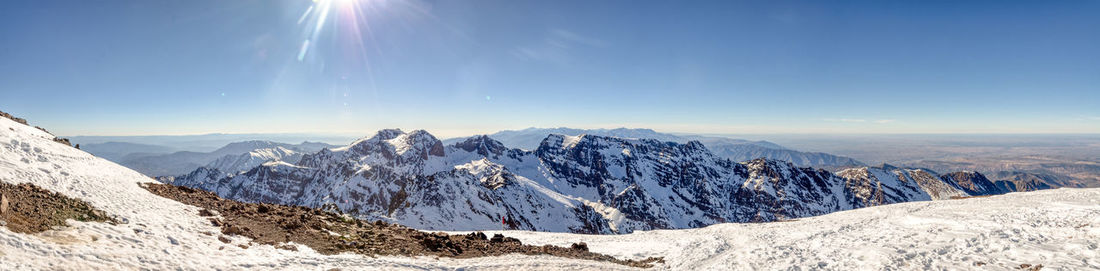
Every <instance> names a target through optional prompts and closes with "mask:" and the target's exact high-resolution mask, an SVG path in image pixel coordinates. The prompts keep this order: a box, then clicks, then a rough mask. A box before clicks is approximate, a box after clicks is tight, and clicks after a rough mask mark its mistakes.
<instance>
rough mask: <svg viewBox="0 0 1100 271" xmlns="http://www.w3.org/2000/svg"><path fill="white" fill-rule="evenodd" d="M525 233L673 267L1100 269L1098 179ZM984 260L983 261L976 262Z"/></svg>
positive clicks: (532, 238) (536, 239)
mask: <svg viewBox="0 0 1100 271" xmlns="http://www.w3.org/2000/svg"><path fill="white" fill-rule="evenodd" d="M508 234H509V235H512V236H517V237H518V238H520V239H521V240H524V241H525V242H527V243H531V244H536V245H541V244H552V245H567V244H569V242H576V241H575V240H576V239H575V238H580V240H581V241H584V242H586V243H588V246H589V248H590V249H591V250H592V251H594V252H598V253H605V254H609V255H614V256H618V257H640V256H665V257H666V258H665V259H666V261H667V262H666V265H664V266H661V267H659V269H671V270H760V269H765V270H784V269H788V268H792V267H798V268H799V269H802V270H805V269H818V268H820V269H824V270H929V269H931V270H970V269H972V270H1007V269H1013V270H1015V269H1017V267H1019V266H1020V265H1021V264H1030V265H1036V264H1042V265H1043V266H1044V268H1043V270H1096V269H1100V189H1073V188H1062V189H1055V190H1044V191H1036V192H1027V193H1011V194H1006V195H997V196H991V197H982V198H969V199H961V200H945V201H923V202H909V203H900V204H892V205H885V206H878V207H871V208H863V209H857V210H851V211H843V212H837V213H832V214H828V215H823V216H817V217H810V218H804V219H800V220H796V221H787V222H773V223H746V224H719V225H713V226H710V227H706V228H701V229H690V230H658V231H647V232H635V233H633V234H626V235H574V234H561V233H541V232H511V231H510V232H508ZM978 263H984V265H980V266H979V265H977V264H978Z"/></svg>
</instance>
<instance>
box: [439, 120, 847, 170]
mask: <svg viewBox="0 0 1100 271" xmlns="http://www.w3.org/2000/svg"><path fill="white" fill-rule="evenodd" d="M551 134H558V135H568V136H578V135H594V136H608V137H619V138H645V139H655V140H659V141H671V142H677V143H688V142H690V141H699V142H700V143H703V144H704V145H706V146H707V148H709V149H710V151H711V152H712V153H714V154H716V155H718V156H721V157H725V158H729V159H731V160H734V161H748V160H752V159H756V158H768V159H773V160H782V161H788V162H791V163H792V164H794V165H796V166H803V167H824V168H842V167H849V166H862V165H864V164H863V163H861V162H859V161H856V160H855V159H852V158H848V157H843V156H837V155H832V154H828V153H821V152H802V151H797V150H792V149H789V148H786V147H783V146H780V145H779V144H775V143H772V142H768V141H763V140H760V141H751V140H744V139H733V138H727V137H711V136H702V135H674V134H667V133H660V132H657V131H654V130H652V129H638V128H635V129H630V128H616V129H574V128H565V127H560V128H527V129H523V130H504V131H500V132H496V133H493V134H490V135H488V136H489V137H490V138H493V139H495V140H497V141H500V142H501V143H503V144H504V145H505V146H510V147H516V148H521V149H525V150H533V149H535V148H538V146H539V144H541V143H542V141H543V139H545V138H546V136H548V135H551ZM460 140H463V139H462V138H452V139H447V140H444V141H443V142H444V143H447V144H450V143H455V142H457V141H460Z"/></svg>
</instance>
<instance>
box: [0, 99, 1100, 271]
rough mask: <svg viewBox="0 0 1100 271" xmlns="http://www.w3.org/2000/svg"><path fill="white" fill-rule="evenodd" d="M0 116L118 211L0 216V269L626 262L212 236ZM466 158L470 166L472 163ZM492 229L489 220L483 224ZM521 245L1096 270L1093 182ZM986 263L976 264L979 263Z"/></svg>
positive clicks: (829, 264)
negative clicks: (42, 217)
mask: <svg viewBox="0 0 1100 271" xmlns="http://www.w3.org/2000/svg"><path fill="white" fill-rule="evenodd" d="M51 138H53V136H52V135H49V134H47V133H45V132H42V131H39V130H37V129H34V128H32V127H29V126H25V125H21V124H18V123H15V122H13V121H11V120H8V119H4V118H0V181H2V182H5V183H23V182H29V183H32V184H35V185H38V186H41V187H43V188H46V189H49V190H52V191H57V192H60V193H62V194H65V195H67V196H69V197H74V198H79V199H82V200H85V201H88V202H89V203H91V204H92V205H94V206H95V207H97V208H99V209H101V210H104V211H105V212H107V213H109V214H111V215H115V216H117V217H118V218H119V219H120V220H124V221H125V222H126V223H124V224H119V225H109V224H105V223H94V222H91V223H84V222H77V221H69V224H70V225H71V226H70V227H65V228H62V229H58V230H51V231H47V232H44V233H39V234H31V235H28V234H20V233H15V232H11V231H9V230H7V228H4V227H0V270H119V269H122V270H129V269H153V270H164V269H180V270H212V269H222V270H239V269H264V270H267V269H282V270H326V269H329V268H341V269H344V270H455V269H468V270H532V269H539V270H562V269H571V270H572V269H579V270H616V269H630V268H627V267H624V266H620V265H615V264H610V263H602V262H593V261H583V260H574V259H562V258H556V257H549V256H525V255H505V256H500V257H486V258H475V259H450V258H432V257H365V256H360V255H352V254H341V255H331V256H326V255H320V254H318V253H316V252H314V251H312V250H310V249H309V248H307V247H305V246H299V250H300V251H297V252H295V251H288V250H279V249H275V248H273V247H272V246H265V245H252V246H251V247H250V248H248V249H241V248H238V247H236V246H235V245H236V244H245V243H247V242H248V240H246V239H245V238H241V237H235V238H234V240H233V242H234V245H226V244H222V243H221V242H219V241H218V240H217V239H216V237H217V235H216V234H215V235H211V236H208V235H205V234H203V232H214V233H217V232H218V229H217V228H215V227H214V226H211V225H210V223H209V222H208V221H206V219H204V218H202V217H199V216H198V215H197V212H198V208H196V207H193V206H188V205H184V204H181V203H178V202H175V201H172V200H168V199H165V198H162V197H159V196H156V195H153V194H151V193H149V192H147V191H145V190H144V189H142V188H140V187H139V186H138V183H143V182H153V180H151V179H149V178H148V177H145V176H144V175H142V174H140V173H137V172H135V171H132V170H129V169H126V168H124V167H122V166H119V165H117V164H114V163H111V162H109V161H106V160H103V159H100V158H96V157H94V156H92V155H90V154H87V153H84V152H82V151H80V150H77V149H74V148H71V147H68V146H65V145H62V144H58V143H55V142H52V141H51V140H50V139H51ZM471 166H472V165H471ZM492 233H493V232H487V234H492ZM505 234H506V235H508V236H513V237H518V238H520V240H522V241H523V242H524V243H526V244H534V245H542V244H553V245H564V246H568V245H569V244H572V243H574V242H579V241H583V242H586V243H588V246H589V248H590V249H591V250H592V251H594V252H598V253H605V254H610V255H612V256H616V257H620V258H633V259H638V258H644V257H650V256H657V257H665V261H666V263H664V264H661V265H658V266H657V267H655V268H654V270H693V269H700V270H731V269H732V270H752V269H790V268H792V267H798V268H799V269H826V270H852V269H901V270H917V269H951V270H958V269H1012V268H1015V267H1018V266H1019V265H1020V264H1033V265H1034V264H1042V265H1043V266H1044V270H1086V269H1100V189H1057V190H1046V191H1038V192H1028V193H1011V194H1007V195H1000V196H991V197H982V198H969V199H962V200H943V201H921V202H909V203H900V204H890V205H885V206H878V207H870V208H862V209H856V210H850V211H842V212H836V213H832V214H827V215H822V216H816V217H809V218H803V219H799V220H793V221H786V222H774V223H746V224H718V225H712V226H709V227H705V228H699V229H688V230H656V231H637V232H634V233H632V234H624V235H581V234H569V233H546V232H528V231H508V232H506V233H505ZM978 262H981V263H984V264H985V265H983V266H976V265H975V263H978Z"/></svg>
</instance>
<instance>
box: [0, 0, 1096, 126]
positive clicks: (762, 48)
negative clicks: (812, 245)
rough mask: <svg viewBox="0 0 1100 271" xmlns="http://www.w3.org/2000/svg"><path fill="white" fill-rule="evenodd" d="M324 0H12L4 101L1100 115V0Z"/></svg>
mask: <svg viewBox="0 0 1100 271" xmlns="http://www.w3.org/2000/svg"><path fill="white" fill-rule="evenodd" d="M322 3H323V1H322ZM322 3H314V2H312V1H308V0H300V1H298V0H295V1H289V0H288V1H255V0H240V1H202V0H199V1H9V2H5V3H2V4H0V7H2V8H0V39H2V40H0V41H2V42H0V110H4V111H9V112H12V113H14V114H16V115H20V116H24V117H27V118H29V119H31V121H33V122H35V123H38V124H41V125H43V126H45V127H50V128H52V129H53V130H54V131H55V132H57V133H59V134H65V135H138V134H141V135H147V134H194V133H208V132H223V133H245V132H310V133H345V134H370V133H372V132H373V131H374V130H377V129H380V128H386V127H400V128H403V129H427V130H429V131H431V132H433V133H435V134H437V135H442V136H461V135H469V134H475V133H488V132H493V131H496V130H500V129H516V128H524V127H530V126H540V127H548V126H554V127H556V126H570V127H580V128H595V127H621V126H626V127H644V128H655V129H657V130H661V131H667V132H696V133H727V134H729V133H734V134H736V133H1100V15H1098V14H1100V1H713V2H706V1H504V0H502V1H395V0H384V1H383V0H358V1H356V2H354V3H353V4H349V3H347V2H334V3H333V4H332V9H331V10H330V12H331V13H330V14H329V16H328V19H327V20H326V22H325V24H324V26H323V27H322V29H321V31H320V32H319V33H317V35H316V38H313V36H312V33H311V31H312V30H313V29H316V26H315V23H316V21H317V20H316V19H317V17H318V16H317V14H313V15H311V16H309V17H307V19H306V20H305V21H304V22H303V23H302V24H299V23H298V20H299V18H300V17H301V16H302V14H303V13H304V12H305V11H306V9H308V8H309V7H310V6H311V5H317V4H322ZM316 10H318V9H317V8H315V11H316ZM353 11H354V12H353ZM351 14H357V15H355V16H352V15H351ZM355 22H358V23H355ZM306 39H310V40H311V43H310V44H311V45H310V47H309V50H308V51H307V53H306V54H305V57H304V58H303V59H302V61H299V60H298V55H299V53H300V49H301V46H302V43H303V41H304V40H306Z"/></svg>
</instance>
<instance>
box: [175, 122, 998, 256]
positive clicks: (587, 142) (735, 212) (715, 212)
mask: <svg viewBox="0 0 1100 271" xmlns="http://www.w3.org/2000/svg"><path fill="white" fill-rule="evenodd" d="M967 174H969V173H967ZM967 174H955V175H950V177H945V176H948V175H944V176H940V175H938V174H936V173H934V172H930V171H927V170H920V169H901V168H895V167H891V166H883V167H861V168H854V169H849V170H845V171H841V172H838V173H837V174H834V173H831V172H828V171H825V170H819V169H813V168H804V167H796V166H794V165H792V164H790V163H788V162H782V161H773V160H767V159H756V160H752V161H746V162H741V163H737V162H733V161H730V160H729V159H725V158H722V157H719V156H716V155H714V154H713V153H711V152H710V151H709V150H708V149H707V147H706V146H704V145H703V144H702V143H699V142H698V141H690V142H687V143H683V144H681V143H674V142H663V141H658V140H652V139H627V138H616V137H607V136H593V135H580V136H575V137H574V136H563V135H550V136H547V137H546V138H545V139H543V141H542V143H541V144H540V145H539V147H538V148H536V149H535V150H532V151H527V150H521V149H509V148H507V147H505V146H504V145H503V144H501V143H500V142H498V141H496V140H493V139H492V138H490V137H487V136H475V137H470V138H467V139H466V140H463V141H460V142H456V143H454V144H451V145H444V144H443V143H442V142H441V141H440V140H438V139H436V138H435V137H434V136H432V135H431V134H429V133H428V132H425V131H423V130H417V131H413V132H409V133H406V132H403V131H401V130H397V129H387V130H382V131H379V132H378V133H377V134H376V135H375V136H372V137H365V138H362V139H359V140H356V141H355V142H353V143H352V144H349V145H347V146H344V147H339V148H333V149H324V150H321V151H320V152H317V153H312V154H304V155H302V157H301V159H300V160H299V161H298V162H297V163H293V164H291V163H265V164H261V165H258V166H256V167H253V168H251V169H248V170H245V171H241V172H240V173H238V174H233V173H226V172H222V171H220V170H218V169H215V168H200V169H198V170H195V171H194V172H191V173H189V174H187V175H183V176H178V177H176V178H175V179H174V180H170V182H171V183H173V184H176V185H182V186H188V187H193V188H199V189H203V190H207V191H212V192H215V193H217V194H218V195H219V196H222V197H225V198H230V199H236V200H241V201H245V202H264V203H278V204H286V205H298V206H306V207H315V208H324V209H326V210H333V211H339V212H344V213H348V214H351V215H354V216H357V217H360V218H364V219H369V220H375V219H380V220H385V221H389V222H393V223H398V224H402V225H406V226H410V227H413V228H418V229H426V230H491V229H499V228H501V226H502V224H503V226H504V227H505V228H508V229H520V230H535V231H553V232H575V233H594V234H610V233H630V232H633V231H637V230H652V229H682V228H697V227H703V226H707V225H713V224H718V223H726V222H768V221H779V220H787V219H792V218H799V217H808V216H817V215H822V214H827V213H831V212H836V211H842V210H850V209H856V208H862V207H868V206H878V205H884V204H892V203H899V202H910V201H926V200H940V199H951V198H960V197H967V196H978V195H990V194H1000V193H1006V192H1011V191H1006V190H1004V189H1000V188H997V187H995V186H991V185H990V183H989V182H988V180H987V179H985V178H984V176H981V175H980V174H977V173H973V174H969V175H967Z"/></svg>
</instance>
